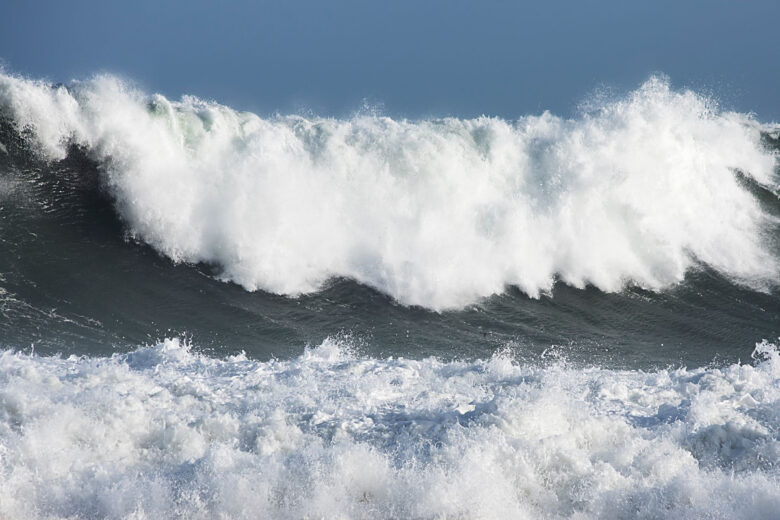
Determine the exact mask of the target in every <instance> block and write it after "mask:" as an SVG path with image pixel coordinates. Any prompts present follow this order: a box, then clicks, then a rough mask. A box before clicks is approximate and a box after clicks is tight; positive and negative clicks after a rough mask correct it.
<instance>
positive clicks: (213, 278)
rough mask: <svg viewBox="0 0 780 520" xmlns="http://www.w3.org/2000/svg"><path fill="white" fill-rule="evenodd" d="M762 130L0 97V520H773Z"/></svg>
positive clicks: (679, 99) (773, 380)
mask: <svg viewBox="0 0 780 520" xmlns="http://www.w3.org/2000/svg"><path fill="white" fill-rule="evenodd" d="M778 157H780V125H778V124H777V123H770V122H764V121H761V119H760V117H759V116H758V115H756V114H744V113H736V112H730V111H727V110H724V109H722V108H721V107H720V106H719V105H718V103H717V101H716V100H714V99H712V98H711V97H708V96H707V95H705V94H702V93H697V92H694V91H691V90H684V89H682V90H681V89H674V88H672V87H671V86H670V82H669V80H668V79H667V78H665V77H662V76H655V77H651V78H650V79H648V80H647V81H646V82H645V83H644V84H642V85H641V86H639V87H638V88H637V89H636V90H634V91H632V92H628V93H624V94H622V95H612V96H595V95H594V96H593V97H592V98H591V99H588V100H586V101H584V102H582V103H581V105H580V107H579V109H578V111H577V114H576V115H575V116H573V117H569V118H564V117H560V116H556V115H554V114H552V113H549V112H542V113H541V114H536V115H527V116H522V117H519V118H517V119H515V120H507V119H503V118H498V117H487V116H483V117H480V118H475V119H459V118H455V117H452V118H441V119H398V118H392V117H389V116H385V115H383V114H382V113H381V112H379V111H374V110H371V109H366V110H363V111H360V112H357V113H355V114H353V115H351V116H349V117H344V118H333V117H316V116H313V115H300V114H291V115H285V114H274V115H270V116H259V115H256V114H253V113H249V112H241V111H237V110H234V109H232V108H230V107H228V106H225V105H222V104H219V103H218V102H215V101H209V100H203V99H199V98H196V97H193V96H184V97H182V98H181V99H180V100H169V99H167V98H165V97H164V96H162V95H159V94H149V93H147V92H144V91H142V90H141V89H139V88H138V87H136V86H134V85H133V84H132V83H130V82H128V81H127V80H122V79H119V78H117V77H114V76H111V75H97V76H94V77H92V78H89V79H86V80H82V81H73V82H71V83H68V84H51V83H48V82H46V81H41V80H36V79H32V78H26V77H22V76H19V75H15V74H13V73H10V72H8V71H5V72H2V73H0V348H1V349H2V350H0V518H31V519H34V518H41V519H43V518H46V519H55V518H56V519H59V518H68V519H76V518H78V519H82V518H83V519H91V518H133V519H145V518H149V519H159V518H187V519H197V518H204V519H205V518H224V519H227V518H371V519H375V518H397V519H400V518H415V519H440V518H459V519H470V518H491V519H498V518H513V519H515V518H530V519H537V518H551V519H559V518H577V519H586V518H691V519H693V518H724V519H735V518H746V519H748V518H750V519H755V518H767V519H770V518H778V511H780V351H779V350H778V347H777V345H779V344H780V339H778V336H780V233H779V231H780V162H779V161H778Z"/></svg>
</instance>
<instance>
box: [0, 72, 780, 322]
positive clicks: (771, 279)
mask: <svg viewBox="0 0 780 520" xmlns="http://www.w3.org/2000/svg"><path fill="white" fill-rule="evenodd" d="M0 107H2V110H3V112H4V113H6V114H10V117H11V119H12V120H13V122H14V124H15V126H16V128H17V130H18V132H19V133H20V134H21V135H26V136H27V138H28V140H30V141H31V142H33V143H35V147H36V150H37V152H38V153H39V154H40V155H41V156H42V157H44V158H46V159H49V160H56V159H61V158H63V157H65V156H66V154H67V151H68V148H69V147H70V146H73V145H77V146H79V147H82V148H84V149H85V150H86V151H87V153H88V155H89V156H90V157H91V158H92V159H94V160H95V161H97V163H98V164H99V167H100V172H101V173H100V175H101V181H102V183H103V185H104V186H105V187H106V188H107V189H108V190H109V192H110V194H111V195H112V197H113V199H114V200H115V206H116V209H117V211H118V213H119V214H120V216H121V218H122V219H123V221H124V222H125V223H126V225H127V227H128V229H129V232H130V233H131V234H132V235H133V236H134V237H136V238H138V239H140V240H142V241H144V242H146V243H148V244H150V245H151V246H153V247H154V248H155V249H157V250H158V251H159V252H161V253H163V254H165V255H167V256H168V257H170V258H171V259H173V260H175V261H182V262H193V263H198V262H204V263H208V264H213V265H216V266H217V267H218V268H219V269H220V270H221V277H222V278H224V279H226V280H232V281H234V282H236V283H238V284H240V285H242V286H243V287H245V288H246V289H249V290H255V289H263V290H265V291H270V292H274V293H279V294H285V295H298V294H302V293H308V292H312V291H316V290H318V289H320V288H321V287H322V285H323V283H325V282H326V281H327V280H328V279H331V278H334V277H345V278H352V279H354V280H357V281H358V282H360V283H363V284H366V285H369V286H371V287H374V288H376V289H378V290H380V291H382V292H385V293H387V294H389V295H391V296H392V297H393V298H395V299H396V300H397V301H399V302H401V303H404V304H414V305H421V306H425V307H429V308H433V309H437V310H440V309H448V308H457V307H462V306H464V305H467V304H469V303H472V302H474V301H476V300H477V299H479V298H481V297H484V296H488V295H491V294H495V293H500V292H502V291H503V290H504V289H505V287H506V286H507V285H514V286H517V287H518V288H520V290H522V291H523V292H525V293H527V294H528V295H530V296H532V297H535V296H538V295H539V294H540V293H541V292H546V291H550V290H551V288H552V286H553V284H554V282H555V280H556V279H560V280H562V281H563V282H565V283H567V284H570V285H572V286H574V287H583V286H585V285H588V284H590V285H593V286H595V287H597V288H599V289H601V290H603V291H619V290H620V289H622V288H623V287H625V286H626V285H627V284H632V285H638V286H640V287H643V288H646V289H651V290H660V289H662V288H664V287H667V286H669V285H672V284H675V283H677V282H680V281H681V280H682V279H683V278H684V276H685V274H686V272H687V271H688V270H690V269H691V268H693V267H695V266H696V265H697V264H699V263H703V264H706V265H708V266H709V267H711V268H712V269H714V270H716V271H718V272H720V273H721V274H724V275H726V276H728V277H729V278H731V279H732V280H736V281H738V282H739V283H746V284H748V285H750V286H751V287H758V288H760V287H765V286H767V284H770V285H771V284H773V283H776V280H777V279H778V274H779V272H778V261H777V258H776V255H775V254H774V253H773V246H772V244H771V241H772V240H773V238H772V237H773V236H776V232H775V231H776V225H777V220H776V219H773V217H771V216H770V215H768V214H767V213H766V212H765V211H764V210H762V207H761V205H760V203H759V201H758V200H757V199H756V198H755V197H754V196H753V195H752V194H751V193H750V192H749V191H748V190H747V189H746V188H745V186H744V183H741V182H740V179H739V175H735V170H738V171H739V172H742V173H741V175H743V176H747V177H748V178H750V179H751V182H755V183H758V184H759V185H761V186H764V187H769V189H770V191H774V190H775V189H776V187H777V174H776V172H775V168H776V162H777V161H776V159H777V152H776V151H769V150H767V149H766V148H765V146H764V145H762V143H761V131H762V127H761V125H759V124H758V123H757V122H756V121H755V120H754V119H752V118H751V117H750V116H747V115H742V114H736V113H722V112H719V111H718V110H717V108H716V107H715V106H714V104H713V103H712V102H711V101H709V100H708V99H706V98H704V97H702V96H699V95H697V94H695V93H693V92H690V91H683V92H675V91H673V90H671V89H670V87H669V84H668V83H667V82H666V81H665V80H664V79H662V78H653V79H650V80H649V81H648V82H646V83H645V84H644V85H643V86H642V87H641V88H639V89H638V90H636V91H635V92H632V93H631V94H629V95H628V96H626V97H625V98H624V99H620V100H615V101H610V102H607V103H602V104H601V105H599V106H596V107H595V108H593V110H591V111H590V112H588V113H587V114H585V115H582V116H581V117H580V118H578V119H574V120H568V119H562V118H559V117H556V116H553V115H551V114H549V113H544V114H542V115H541V116H538V117H537V116H534V117H524V118H521V119H519V120H517V121H515V122H510V121H505V120H502V119H497V118H489V117H482V118H478V119H473V120H461V119H441V120H422V121H407V120H393V119H390V118H387V117H378V116H373V115H356V116H354V117H352V118H351V119H344V120H339V119H325V118H305V117H299V116H276V117H272V118H269V119H263V118H260V117H258V116H256V115H254V114H251V113H242V112H236V111H234V110H232V109H230V108H228V107H225V106H222V105H219V104H216V103H212V102H207V101H203V100H199V99H197V98H194V97H188V96H187V97H184V98H182V99H181V101H169V100H168V99H165V98H164V97H162V96H160V95H151V96H149V95H145V94H143V93H141V92H139V91H137V90H134V89H133V88H131V87H130V86H128V85H127V84H124V83H123V82H121V81H120V80H118V79H116V78H113V77H110V76H99V77H96V78H94V79H92V80H90V81H86V82H76V83H73V84H70V85H68V86H58V87H52V86H50V85H48V84H45V83H42V82H38V81H32V80H28V79H23V78H19V77H14V76H11V75H0ZM773 226H775V227H773Z"/></svg>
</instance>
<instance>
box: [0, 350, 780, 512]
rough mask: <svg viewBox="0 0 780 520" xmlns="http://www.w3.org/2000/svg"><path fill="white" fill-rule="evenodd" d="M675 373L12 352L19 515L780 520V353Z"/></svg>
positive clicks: (1, 432)
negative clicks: (779, 409) (748, 361)
mask: <svg viewBox="0 0 780 520" xmlns="http://www.w3.org/2000/svg"><path fill="white" fill-rule="evenodd" d="M755 355H756V357H757V361H756V362H755V363H754V364H748V365H741V364H738V365H731V366H727V367H722V368H706V369H705V368H698V369H685V368H680V369H676V370H658V371H655V372H640V371H612V370H605V369H599V368H586V369H576V368H573V367H567V366H566V365H565V363H559V364H554V365H549V366H546V367H545V366H532V365H519V364H517V363H515V362H513V361H512V360H511V358H510V356H508V355H507V354H506V353H505V354H497V355H495V356H494V357H492V358H490V359H486V360H481V361H475V362H450V363H445V362H441V361H437V360H435V359H424V360H407V359H392V358H391V359H387V360H376V359H366V358H360V357H356V356H354V355H352V354H350V353H349V345H348V344H344V343H341V342H339V341H337V340H327V341H326V342H325V343H323V344H322V345H320V346H319V347H317V348H314V349H311V350H308V351H307V352H306V353H304V354H303V355H302V356H301V357H299V358H297V359H292V360H289V361H271V362H257V361H252V360H248V359H246V358H245V357H243V356H239V357H233V358H227V359H213V358H209V357H206V356H203V355H199V354H196V353H193V352H192V351H190V350H189V348H188V347H187V346H186V345H183V344H181V343H180V342H179V341H178V340H168V341H165V342H164V343H161V344H159V345H157V346H155V347H151V348H142V349H139V350H137V351H135V352H131V353H128V354H122V355H119V354H117V355H114V356H112V357H110V358H89V357H79V358H77V357H70V358H67V359H62V358H58V357H37V356H29V355H24V354H19V353H13V352H9V351H6V352H3V353H2V354H0V395H2V399H1V400H0V403H1V404H0V475H1V477H0V493H2V496H3V500H2V501H0V515H2V516H4V517H10V518H74V517H87V518H92V517H101V518H103V517H105V518H169V517H180V516H181V517H187V518H214V517H220V518H257V517H267V518H304V517H329V518H332V517H338V518H434V517H435V518H440V517H447V518H449V517H453V518H485V517H489V518H540V517H545V518H572V517H576V518H624V517H633V516H636V515H637V513H638V512H640V511H641V512H642V514H645V515H647V516H650V517H654V516H663V517H670V516H671V517H674V518H702V517H707V518H731V519H733V518H771V517H773V516H774V514H775V513H776V511H777V508H778V507H780V493H779V492H778V489H780V473H778V468H779V467H780V441H778V439H777V431H778V428H779V427H780V416H778V413H777V406H776V404H777V402H778V399H780V356H779V355H778V352H777V349H776V347H775V346H774V345H771V344H769V343H766V342H764V343H762V344H759V345H758V346H757V349H756V354H755Z"/></svg>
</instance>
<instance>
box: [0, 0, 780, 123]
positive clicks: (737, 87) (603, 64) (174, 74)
mask: <svg viewBox="0 0 780 520" xmlns="http://www.w3.org/2000/svg"><path fill="white" fill-rule="evenodd" d="M778 25H780V1H777V0H767V1H752V2H750V1H746V2H729V1H724V0H710V1H706V2H705V1H701V2H689V1H684V0H682V1H666V0H664V1H652V2H651V1H639V0H637V1H629V0H621V1H617V0H604V1H598V2H596V1H585V0H581V1H556V0H550V1H545V2H541V1H539V2H508V1H479V2H478V1H462V0H447V1H443V0H437V1H414V2H412V1H405V0H393V1H388V2H372V1H367V0H363V1H343V0H333V1H293V0H290V1H268V2H262V1H261V2H247V1H225V2H205V1H201V0H190V1H167V2H165V1H162V2H155V1H148V0H140V1H134V2H115V1H110V0H102V1H79V0H73V1H68V2H63V1H57V2H37V1H34V0H27V1H17V0H6V1H4V2H3V4H2V6H0V59H2V60H4V62H5V65H6V67H7V68H8V69H9V70H11V71H13V72H18V73H23V74H25V75H31V76H35V77H45V78H48V79H50V80H52V81H68V80H70V79H72V78H79V77H86V76H89V75H91V74H93V73H95V72H101V71H108V72H113V73H118V74H121V75H123V76H126V77H129V78H132V79H133V80H135V81H136V82H138V83H140V85H141V86H142V87H143V88H144V89H146V90H149V91H156V92H162V93H163V94H165V95H167V96H173V97H178V96H179V95H181V94H183V93H192V94H195V95H198V96H200V97H204V98H209V99H216V100H218V101H220V102H222V103H225V104H228V105H231V106H234V107H237V108H241V109H248V110H253V111H256V112H259V113H263V114H265V113H269V112H274V111H281V112H297V111H302V110H311V111H313V112H316V113H319V114H324V115H343V114H346V113H349V112H352V111H354V110H356V109H358V108H359V107H360V106H361V105H362V104H363V102H364V100H367V101H368V102H369V103H371V104H378V105H382V106H383V107H384V111H385V112H386V113H388V114H391V115H399V116H408V117H415V118H416V117H427V116H443V115H458V116H467V117H470V116H475V115H479V114H483V113H484V114H489V115H500V116H503V117H508V118H515V117H518V116H520V115H523V114H527V113H539V112H541V111H542V110H544V109H549V110H551V111H553V112H555V113H557V114H562V115H571V114H572V113H573V112H574V111H575V110H576V106H577V104H578V102H580V101H581V100H582V99H583V98H584V97H585V96H587V95H588V94H589V93H590V92H592V91H593V90H594V89H596V88H599V87H601V86H609V87H613V88H616V89H617V90H618V91H621V90H626V89H629V88H633V87H635V86H637V85H638V84H639V83H641V82H642V81H643V80H644V79H645V78H647V77H648V76H649V75H650V74H652V73H656V72H663V73H665V74H667V75H669V77H670V78H671V79H672V82H673V84H674V85H675V86H690V87H693V88H695V89H697V90H702V91H705V92H711V93H714V94H715V95H716V96H717V97H718V98H719V99H720V100H721V103H722V104H723V105H724V106H725V107H727V108H730V109H738V110H741V111H753V112H756V113H757V114H758V117H759V119H761V120H764V121H768V120H780V96H779V95H778V93H779V92H780V37H779V36H778V34H780V29H779V28H778Z"/></svg>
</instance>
